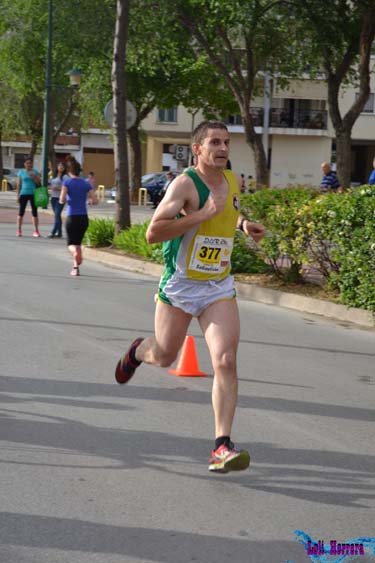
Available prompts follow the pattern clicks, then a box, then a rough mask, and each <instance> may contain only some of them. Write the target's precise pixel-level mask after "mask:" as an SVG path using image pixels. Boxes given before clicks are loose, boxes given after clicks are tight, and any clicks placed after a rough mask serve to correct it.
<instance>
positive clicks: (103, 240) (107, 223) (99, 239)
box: [83, 219, 115, 248]
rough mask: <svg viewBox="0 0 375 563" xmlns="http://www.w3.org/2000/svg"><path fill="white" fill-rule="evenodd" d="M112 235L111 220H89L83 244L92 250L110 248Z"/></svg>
mask: <svg viewBox="0 0 375 563" xmlns="http://www.w3.org/2000/svg"><path fill="white" fill-rule="evenodd" d="M114 234H115V222H114V220H113V219H90V220H89V226H88V228H87V231H86V233H85V236H84V238H83V244H85V245H86V246H91V247H93V248H98V247H101V246H111V245H112V242H113V237H114Z"/></svg>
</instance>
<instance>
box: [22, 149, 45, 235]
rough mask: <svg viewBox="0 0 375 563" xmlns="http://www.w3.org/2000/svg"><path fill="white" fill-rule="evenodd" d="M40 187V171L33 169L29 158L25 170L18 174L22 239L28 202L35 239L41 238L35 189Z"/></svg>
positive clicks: (26, 159)
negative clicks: (28, 203)
mask: <svg viewBox="0 0 375 563" xmlns="http://www.w3.org/2000/svg"><path fill="white" fill-rule="evenodd" d="M37 186H40V174H39V172H38V170H36V169H35V168H33V161H32V158H31V157H30V156H27V157H26V158H25V161H24V168H23V170H20V171H19V172H18V180H17V188H16V196H17V202H18V203H19V206H20V207H19V211H18V217H17V236H18V237H22V221H23V216H24V215H25V210H26V205H27V202H28V201H29V202H30V205H31V214H32V216H33V225H34V232H33V237H40V233H39V230H38V210H37V208H36V205H35V202H34V192H35V188H36V187H37Z"/></svg>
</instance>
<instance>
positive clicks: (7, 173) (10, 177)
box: [3, 168, 19, 191]
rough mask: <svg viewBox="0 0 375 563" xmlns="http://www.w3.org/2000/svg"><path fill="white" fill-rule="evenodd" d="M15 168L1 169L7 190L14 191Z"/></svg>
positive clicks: (16, 171)
mask: <svg viewBox="0 0 375 563" xmlns="http://www.w3.org/2000/svg"><path fill="white" fill-rule="evenodd" d="M18 172H19V170H18V169H17V168H3V179H4V180H6V181H7V190H9V191H11V190H15V189H16V187H17V178H18V176H17V174H18Z"/></svg>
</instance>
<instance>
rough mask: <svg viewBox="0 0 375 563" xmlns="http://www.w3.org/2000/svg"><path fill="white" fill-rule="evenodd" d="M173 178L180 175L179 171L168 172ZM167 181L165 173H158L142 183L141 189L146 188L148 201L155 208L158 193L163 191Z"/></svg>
mask: <svg viewBox="0 0 375 563" xmlns="http://www.w3.org/2000/svg"><path fill="white" fill-rule="evenodd" d="M170 172H172V174H173V176H174V177H176V176H178V174H180V171H177V170H170ZM166 181H167V171H164V172H159V173H158V174H154V177H153V178H152V179H150V180H149V181H147V182H145V183H144V184H143V183H142V187H144V188H146V190H147V195H148V198H149V200H150V201H151V202H152V203H153V204H154V207H156V205H157V202H158V199H159V198H158V195H159V193H160V191H161V190H162V189H163V187H164V185H165V183H166Z"/></svg>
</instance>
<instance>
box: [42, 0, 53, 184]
mask: <svg viewBox="0 0 375 563" xmlns="http://www.w3.org/2000/svg"><path fill="white" fill-rule="evenodd" d="M51 58H52V0H48V36H47V60H46V85H45V95H44V114H43V149H42V162H43V167H42V186H47V183H48V152H49V151H48V148H49V133H50V106H51Z"/></svg>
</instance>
